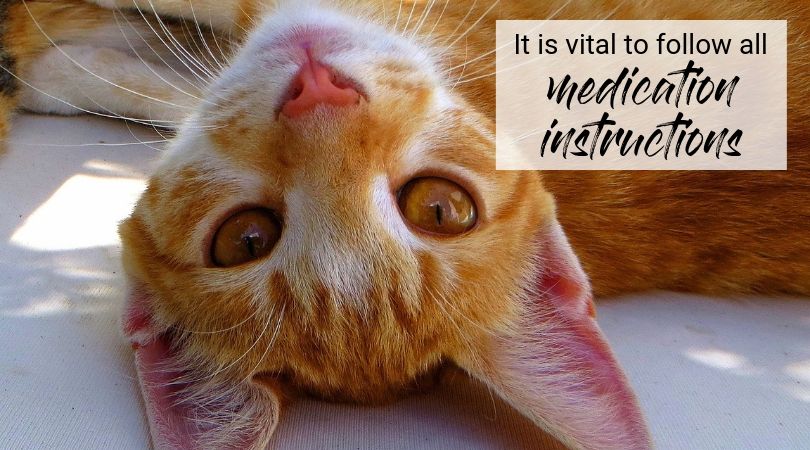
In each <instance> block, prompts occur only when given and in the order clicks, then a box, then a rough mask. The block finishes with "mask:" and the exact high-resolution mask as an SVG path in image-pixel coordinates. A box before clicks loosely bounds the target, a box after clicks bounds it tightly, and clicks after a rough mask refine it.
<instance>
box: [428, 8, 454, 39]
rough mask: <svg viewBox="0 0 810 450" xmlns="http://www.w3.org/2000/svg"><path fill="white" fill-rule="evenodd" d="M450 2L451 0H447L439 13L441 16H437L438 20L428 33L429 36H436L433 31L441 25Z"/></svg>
mask: <svg viewBox="0 0 810 450" xmlns="http://www.w3.org/2000/svg"><path fill="white" fill-rule="evenodd" d="M448 4H450V0H445V2H444V7H443V8H442V12H440V13H439V17H437V18H436V21H435V22H433V28H431V29H430V32H429V33H428V36H431V37H433V36H434V34H433V33H435V32H436V27H438V26H439V23H440V22H441V20H442V18H443V17H444V12H445V11H447V5H448Z"/></svg>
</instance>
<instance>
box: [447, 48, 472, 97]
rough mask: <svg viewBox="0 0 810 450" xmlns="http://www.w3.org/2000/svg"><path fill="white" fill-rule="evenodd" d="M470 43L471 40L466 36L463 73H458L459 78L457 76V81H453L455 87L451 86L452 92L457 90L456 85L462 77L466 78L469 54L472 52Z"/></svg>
mask: <svg viewBox="0 0 810 450" xmlns="http://www.w3.org/2000/svg"><path fill="white" fill-rule="evenodd" d="M468 44H469V42H468V40H467V38H464V64H463V67H462V68H461V73H460V74H459V75H458V78H456V82H455V83H453V87H451V88H450V92H451V93H452V92H453V91H455V89H456V86H458V82H459V81H461V79H462V78H464V71H466V70H467V58H468V57H469V54H470V53H469V45H468Z"/></svg>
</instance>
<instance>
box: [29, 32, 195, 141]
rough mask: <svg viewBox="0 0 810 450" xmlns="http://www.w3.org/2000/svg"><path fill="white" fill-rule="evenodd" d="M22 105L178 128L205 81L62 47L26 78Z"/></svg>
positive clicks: (117, 55)
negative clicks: (149, 122)
mask: <svg viewBox="0 0 810 450" xmlns="http://www.w3.org/2000/svg"><path fill="white" fill-rule="evenodd" d="M20 78H21V80H22V81H21V84H22V85H23V86H22V89H21V92H20V95H19V101H20V106H21V107H23V108H26V109H28V110H30V111H34V112H41V113H55V114H77V113H80V112H94V113H99V114H102V115H109V116H114V117H124V118H132V119H137V120H144V121H151V123H154V124H156V125H160V126H166V127H174V126H177V125H178V124H179V123H180V122H181V121H182V120H183V119H184V118H185V117H186V116H187V115H189V114H190V113H191V112H192V111H193V110H194V108H195V107H196V106H197V104H198V102H199V101H200V97H201V89H202V86H200V84H202V83H203V81H202V80H200V79H198V78H195V76H194V75H193V74H190V73H189V74H185V75H184V74H182V72H179V71H176V70H175V69H172V68H170V67H167V66H165V65H159V64H150V63H147V62H145V61H143V60H142V59H140V58H138V57H137V56H135V55H133V54H131V53H126V52H122V51H119V50H115V49H111V48H103V47H102V48H98V47H91V46H84V45H61V46H59V47H53V48H50V49H48V50H46V51H45V52H44V53H43V54H42V55H40V56H39V57H38V58H37V59H36V60H34V61H33V62H32V63H31V64H30V65H29V66H28V67H27V68H26V70H25V72H24V73H23V74H21V77H20Z"/></svg>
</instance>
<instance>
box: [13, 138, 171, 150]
mask: <svg viewBox="0 0 810 450" xmlns="http://www.w3.org/2000/svg"><path fill="white" fill-rule="evenodd" d="M168 141H169V140H168V139H156V140H152V141H142V140H137V141H136V142H85V143H83V144H50V143H41V142H20V141H7V143H8V144H11V145H17V146H27V147H51V148H76V147H78V148H81V147H127V146H130V145H140V144H143V145H147V144H162V143H165V142H168ZM147 146H148V145H147ZM152 148H155V147H152ZM155 150H158V149H157V148H155Z"/></svg>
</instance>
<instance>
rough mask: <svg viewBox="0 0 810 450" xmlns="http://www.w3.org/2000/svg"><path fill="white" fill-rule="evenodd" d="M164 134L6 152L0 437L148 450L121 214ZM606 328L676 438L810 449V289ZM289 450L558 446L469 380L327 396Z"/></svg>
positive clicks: (24, 126) (698, 303) (56, 137)
mask: <svg viewBox="0 0 810 450" xmlns="http://www.w3.org/2000/svg"><path fill="white" fill-rule="evenodd" d="M161 139H162V138H161V136H160V135H159V134H157V133H155V132H153V131H152V130H150V129H148V128H144V127H138V126H134V125H127V124H124V123H121V122H116V121H112V120H106V119H99V118H92V117H71V118H65V117H44V116H26V115H23V116H20V117H18V118H17V119H16V121H15V123H14V124H13V133H12V136H11V138H10V145H9V149H8V152H7V153H6V154H5V155H2V156H0V233H1V234H2V235H1V236H0V343H2V350H3V351H1V352H0V390H1V392H2V394H0V395H2V397H0V398H2V401H0V448H14V449H29V448H32V449H62V448H64V449H78V448H81V449H87V450H92V449H139V448H147V447H148V445H149V444H148V432H147V428H146V422H145V418H144V412H143V405H142V403H141V400H140V398H139V391H138V388H137V381H136V380H135V379H134V367H133V356H132V353H131V350H130V349H129V347H128V345H127V344H126V342H125V341H124V339H123V338H122V337H121V335H120V332H119V331H118V318H119V313H120V308H121V305H122V301H123V291H124V279H123V276H122V273H121V267H120V262H119V252H120V243H119V241H118V238H117V233H116V226H117V223H118V221H120V220H121V219H123V218H124V217H126V216H127V215H128V213H129V211H130V210H131V208H132V205H133V203H134V201H135V200H136V199H137V197H138V195H139V194H140V192H141V191H142V190H143V188H144V180H145V178H146V176H147V174H148V173H149V171H150V168H151V167H153V166H154V161H155V160H156V159H157V158H158V157H159V156H160V150H159V149H160V146H161V145H162V144H161V142H157V141H160V140H161ZM597 306H598V319H599V323H600V325H601V327H602V329H603V330H604V332H605V334H606V335H607V337H608V339H609V341H610V343H611V345H612V346H613V348H614V351H615V352H616V354H617V357H618V359H619V361H620V362H621V364H622V365H623V367H624V368H625V370H626V372H627V375H628V377H629V379H630V381H631V383H632V385H633V386H634V388H635V389H636V392H637V394H638V397H639V401H640V403H641V406H642V409H643V410H644V412H645V414H646V415H647V419H648V421H649V424H650V427H651V429H652V432H653V436H654V439H655V441H656V445H657V447H658V448H660V449H798V448H810V300H801V299H798V300H797V299H773V298H754V299H750V298H749V299H707V298H700V297H695V296H687V295H681V294H673V293H652V294H646V295H640V296H635V297H631V298H623V299H611V300H603V301H601V302H599V303H598V305H597ZM274 444H275V448H278V449H437V450H438V449H442V450H453V449H459V450H474V449H538V448H553V445H554V444H553V441H552V440H551V439H549V438H548V437H547V436H546V435H544V434H543V433H542V432H540V431H538V430H537V429H535V428H534V427H533V426H532V425H531V424H530V423H529V422H528V421H527V420H526V419H524V418H523V417H521V416H520V415H519V414H517V413H516V412H515V411H513V410H512V409H510V408H509V407H508V406H507V405H505V404H504V403H503V402H501V401H499V400H498V399H497V398H495V397H494V396H493V395H491V393H489V392H488V391H487V389H486V388H484V387H482V386H480V385H478V384H477V383H475V382H473V381H471V380H469V379H468V378H467V377H466V376H464V375H463V374H459V373H455V374H451V375H450V376H447V377H445V380H444V382H443V383H442V385H441V386H440V387H439V388H437V389H436V390H435V391H433V392H430V393H426V394H421V395H417V396H414V397H410V398H407V399H404V400H402V401H400V402H397V403H395V404H392V405H387V406H380V407H358V406H351V405H341V404H328V403H323V402H316V401H311V400H303V401H299V402H296V403H295V404H293V405H292V406H290V407H289V408H288V409H286V410H285V411H283V414H282V418H281V424H280V425H279V428H278V431H277V433H276V436H275V442H274Z"/></svg>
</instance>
